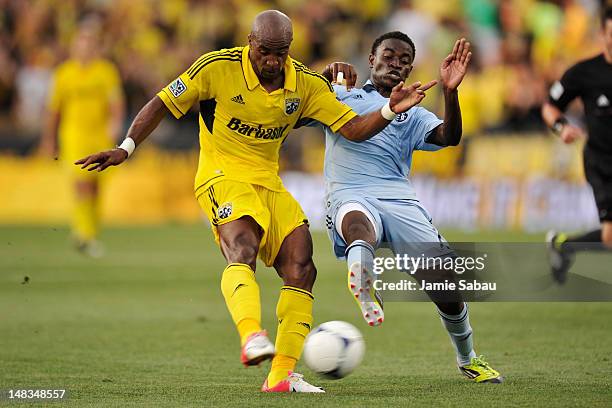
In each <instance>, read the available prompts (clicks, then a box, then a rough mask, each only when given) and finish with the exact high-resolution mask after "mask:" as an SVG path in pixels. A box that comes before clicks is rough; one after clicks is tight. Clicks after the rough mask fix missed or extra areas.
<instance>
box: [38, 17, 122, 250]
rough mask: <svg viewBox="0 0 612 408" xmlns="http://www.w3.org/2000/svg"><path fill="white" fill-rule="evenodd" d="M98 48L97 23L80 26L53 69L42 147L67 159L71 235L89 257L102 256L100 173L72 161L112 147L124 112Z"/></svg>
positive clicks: (118, 90) (108, 65)
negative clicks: (66, 53) (71, 194)
mask: <svg viewBox="0 0 612 408" xmlns="http://www.w3.org/2000/svg"><path fill="white" fill-rule="evenodd" d="M98 47H99V43H98V35H97V29H96V27H94V26H91V25H89V26H84V27H81V28H80V30H79V31H78V33H77V34H76V37H75V40H74V43H73V47H72V57H71V58H70V59H68V60H67V61H65V62H64V63H62V64H61V65H59V66H58V67H57V69H56V70H55V73H54V76H53V85H52V88H51V90H50V93H49V101H48V117H47V124H46V129H45V132H44V134H43V140H42V146H41V147H42V150H43V151H44V152H45V153H46V154H49V155H55V153H56V151H57V148H58V147H59V156H60V159H61V160H62V161H65V162H66V163H70V166H69V167H68V170H69V173H70V175H71V182H72V184H73V186H74V194H75V200H74V210H73V219H72V234H73V238H74V239H75V241H76V244H77V248H78V249H79V250H81V251H83V252H84V253H86V254H88V255H91V256H94V257H97V256H100V255H101V246H100V245H99V244H98V242H97V241H96V237H97V234H98V218H99V217H98V208H97V201H98V190H99V180H98V179H99V177H98V175H97V174H95V173H90V172H86V171H83V170H81V169H78V168H75V167H74V166H73V165H72V163H73V162H74V161H75V160H77V159H78V158H80V157H83V156H84V155H85V154H87V153H89V152H91V151H92V150H93V151H95V150H102V149H108V148H110V147H112V146H113V145H114V144H115V142H116V141H117V140H118V139H119V136H120V132H121V130H122V124H123V115H124V113H123V112H124V102H123V94H122V91H121V85H120V79H119V74H118V73H117V69H116V68H115V66H114V65H113V64H112V63H111V62H110V61H107V60H105V59H102V58H100V57H99V56H98V55H97V49H98ZM58 136H59V140H58ZM58 142H59V143H58Z"/></svg>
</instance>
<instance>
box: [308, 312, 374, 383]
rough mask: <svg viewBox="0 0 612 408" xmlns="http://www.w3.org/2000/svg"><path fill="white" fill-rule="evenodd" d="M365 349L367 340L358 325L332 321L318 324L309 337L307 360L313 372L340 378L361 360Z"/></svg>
mask: <svg viewBox="0 0 612 408" xmlns="http://www.w3.org/2000/svg"><path fill="white" fill-rule="evenodd" d="M364 352H365V342H364V341H363V337H362V336H361V333H360V332H359V330H357V328H356V327H355V326H353V325H352V324H350V323H347V322H341V321H332V322H326V323H323V324H321V325H320V326H318V327H315V328H314V329H313V330H312V332H310V334H309V335H308V336H307V337H306V342H305V344H304V362H305V363H306V365H307V366H308V368H310V369H311V370H312V371H314V372H316V373H318V374H320V375H322V376H324V377H327V378H330V379H334V380H337V379H340V378H343V377H346V376H347V375H349V374H350V373H351V372H352V371H353V370H354V369H355V368H356V367H357V366H358V365H359V363H361V360H362V359H363V354H364Z"/></svg>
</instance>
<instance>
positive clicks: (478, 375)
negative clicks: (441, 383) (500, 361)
mask: <svg viewBox="0 0 612 408" xmlns="http://www.w3.org/2000/svg"><path fill="white" fill-rule="evenodd" d="M459 371H461V374H463V375H465V376H466V377H467V378H469V379H470V380H472V381H474V382H477V383H484V382H488V383H494V384H499V383H502V382H503V381H504V377H502V376H501V374H500V373H499V372H497V371H496V370H494V369H493V368H492V367H491V366H490V365H489V363H487V362H486V361H485V360H484V356H480V357H473V358H472V361H471V362H470V364H468V365H464V366H460V367H459Z"/></svg>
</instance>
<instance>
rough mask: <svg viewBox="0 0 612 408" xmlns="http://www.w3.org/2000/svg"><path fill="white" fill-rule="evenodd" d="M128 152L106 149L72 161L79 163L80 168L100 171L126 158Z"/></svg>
mask: <svg viewBox="0 0 612 408" xmlns="http://www.w3.org/2000/svg"><path fill="white" fill-rule="evenodd" d="M127 157H128V153H127V152H126V151H125V150H123V149H119V148H116V149H113V150H107V151H105V152H100V153H96V154H91V155H89V156H87V157H84V158H82V159H80V160H77V161H75V162H74V164H76V165H77V166H78V165H81V168H82V169H87V170H88V171H93V170H98V171H102V170H104V169H105V168H107V167H109V166H117V165H119V164H121V163H123V162H124V161H125V159H127Z"/></svg>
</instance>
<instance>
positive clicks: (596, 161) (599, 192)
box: [549, 54, 612, 222]
mask: <svg viewBox="0 0 612 408" xmlns="http://www.w3.org/2000/svg"><path fill="white" fill-rule="evenodd" d="M574 98H580V99H581V100H582V102H583V104H584V111H585V116H586V126H587V131H588V140H587V142H586V145H585V147H584V173H585V176H586V179H587V181H588V182H589V184H590V185H591V187H592V188H593V193H594V195H595V203H596V204H597V210H598V211H599V219H600V221H602V222H603V221H612V64H609V63H608V62H607V61H606V60H605V58H604V55H603V54H600V55H598V56H596V57H595V58H591V59H588V60H585V61H582V62H579V63H577V64H576V65H574V66H573V67H571V68H570V69H568V70H567V71H566V72H565V74H563V77H562V78H561V80H560V81H558V82H555V84H554V85H553V86H552V87H551V89H550V94H549V102H550V103H551V104H552V105H554V106H556V107H557V108H558V109H559V110H560V111H564V110H565V108H566V107H567V105H568V104H569V103H570V102H571V101H572V100H573V99H574Z"/></svg>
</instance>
